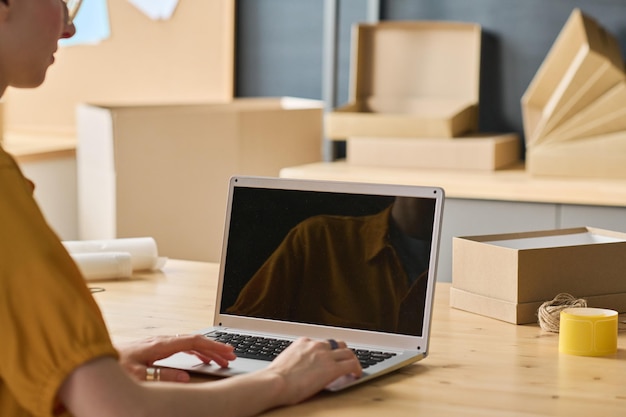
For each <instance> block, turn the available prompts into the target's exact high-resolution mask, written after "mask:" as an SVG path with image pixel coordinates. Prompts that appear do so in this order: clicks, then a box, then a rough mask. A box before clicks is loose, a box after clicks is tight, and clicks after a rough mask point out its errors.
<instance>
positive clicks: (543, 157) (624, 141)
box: [526, 131, 626, 178]
mask: <svg viewBox="0 0 626 417" xmlns="http://www.w3.org/2000/svg"><path fill="white" fill-rule="evenodd" d="M526 170H527V171H528V172H529V173H530V174H531V175H534V176H559V177H572V178H575V177H578V178H626V131H620V132H615V133H611V134H607V135H602V136H595V137H589V138H584V139H577V140H571V141H567V142H561V143H559V142H556V143H546V144H545V145H542V146H536V147H532V148H530V149H528V150H527V152H526Z"/></svg>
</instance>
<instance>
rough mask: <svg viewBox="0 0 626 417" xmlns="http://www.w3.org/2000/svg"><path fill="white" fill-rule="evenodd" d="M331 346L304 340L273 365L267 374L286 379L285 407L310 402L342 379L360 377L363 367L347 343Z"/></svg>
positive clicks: (286, 351)
mask: <svg viewBox="0 0 626 417" xmlns="http://www.w3.org/2000/svg"><path fill="white" fill-rule="evenodd" d="M332 343H336V347H334V348H331V344H330V343H329V342H327V341H323V340H310V339H307V338H300V339H298V340H296V341H295V342H294V343H292V344H291V345H290V346H289V347H288V348H287V349H285V350H284V351H283V352H282V353H281V354H280V355H279V356H278V357H276V359H274V361H273V362H272V363H271V364H270V365H269V367H268V368H267V371H270V372H275V373H277V374H279V375H280V376H281V377H282V379H283V380H284V382H285V384H284V390H283V392H282V394H283V395H284V396H285V399H284V404H294V403H298V402H300V401H303V400H305V399H307V398H308V397H310V396H312V395H314V394H315V393H317V392H318V391H321V390H322V389H324V388H325V387H326V386H327V385H328V384H330V383H331V382H333V381H334V380H336V379H337V378H339V377H342V376H345V375H351V376H353V377H356V378H358V377H360V376H361V374H362V373H363V371H362V369H361V364H360V363H359V360H358V359H357V357H356V355H355V354H354V352H352V350H350V349H348V347H347V346H346V344H345V343H344V342H334V341H333V342H332Z"/></svg>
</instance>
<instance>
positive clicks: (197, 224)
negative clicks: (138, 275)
mask: <svg viewBox="0 0 626 417" xmlns="http://www.w3.org/2000/svg"><path fill="white" fill-rule="evenodd" d="M322 112H323V105H322V103H321V102H320V101H316V100H305V99H296V98H258V99H236V100H234V101H232V102H227V103H215V104H171V105H147V106H144V105H134V106H132V105H122V106H117V105H104V104H100V105H96V104H89V105H82V106H81V107H80V108H79V109H78V112H77V119H78V149H77V170H78V194H79V201H78V206H79V209H78V210H79V235H80V238H81V239H112V238H116V237H139V236H152V237H154V238H155V239H156V241H157V243H158V246H159V254H162V255H163V256H168V257H172V258H179V259H190V260H199V261H213V262H215V261H219V260H220V254H221V246H222V237H223V226H224V214H225V212H224V210H225V208H226V198H227V190H228V179H229V178H230V176H232V175H234V174H241V175H264V176H278V173H279V170H280V169H281V168H283V167H285V166H292V165H299V164H306V163H311V162H319V161H320V160H321V138H322Z"/></svg>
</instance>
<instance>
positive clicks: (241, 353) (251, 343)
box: [205, 332, 396, 369]
mask: <svg viewBox="0 0 626 417" xmlns="http://www.w3.org/2000/svg"><path fill="white" fill-rule="evenodd" d="M205 336H207V337H209V338H211V339H213V340H216V341H218V342H222V343H226V344H227V345H231V346H233V347H234V348H235V354H236V355H237V356H238V357H240V358H248V359H259V360H263V361H270V362H271V361H273V360H274V358H275V357H276V356H278V355H279V354H280V353H281V352H282V351H283V350H285V349H286V348H287V346H289V345H290V344H291V340H284V339H275V338H269V337H260V336H250V335H243V334H238V333H226V332H212V333H209V334H206V335H205ZM352 351H353V352H354V353H355V355H356V357H357V358H358V359H359V362H360V363H361V367H362V368H363V369H365V368H368V367H370V366H372V365H376V364H377V363H380V362H382V361H384V360H385V359H389V358H392V357H394V356H395V355H396V354H395V353H393V352H383V351H371V350H365V349H352Z"/></svg>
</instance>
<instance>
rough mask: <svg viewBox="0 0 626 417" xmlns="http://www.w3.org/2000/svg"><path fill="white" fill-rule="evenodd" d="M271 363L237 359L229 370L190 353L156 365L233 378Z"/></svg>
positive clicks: (160, 361)
mask: <svg viewBox="0 0 626 417" xmlns="http://www.w3.org/2000/svg"><path fill="white" fill-rule="evenodd" d="M268 364H269V362H264V361H259V360H251V359H246V358H237V359H235V360H234V361H231V362H230V363H229V366H228V368H222V367H220V366H217V365H215V364H213V363H210V364H207V363H204V362H202V361H201V360H200V359H198V357H197V356H195V355H191V354H189V353H184V352H180V353H175V354H174V355H172V356H170V357H169V358H165V359H162V360H159V361H156V362H155V363H154V365H156V366H163V367H166V368H176V369H184V370H187V371H190V372H197V373H201V374H209V375H219V376H233V375H239V374H245V373H250V372H254V371H256V370H259V369H263V368H265V367H266V366H267V365H268Z"/></svg>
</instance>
